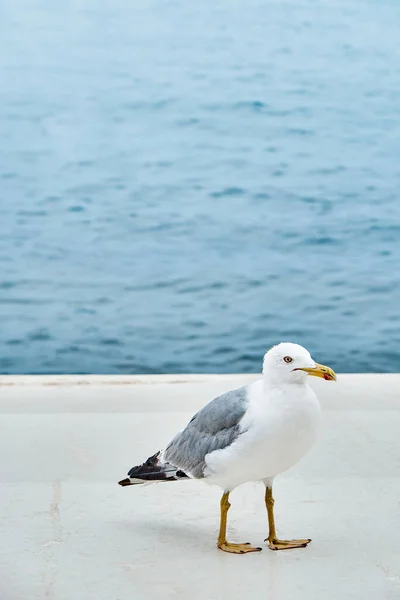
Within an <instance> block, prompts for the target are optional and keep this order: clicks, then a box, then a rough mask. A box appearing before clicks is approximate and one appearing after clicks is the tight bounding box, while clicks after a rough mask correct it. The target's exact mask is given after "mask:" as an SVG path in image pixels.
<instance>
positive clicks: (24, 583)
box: [0, 375, 400, 600]
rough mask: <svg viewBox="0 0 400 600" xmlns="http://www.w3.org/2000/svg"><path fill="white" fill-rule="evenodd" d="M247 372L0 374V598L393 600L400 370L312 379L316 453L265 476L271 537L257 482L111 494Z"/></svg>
mask: <svg viewBox="0 0 400 600" xmlns="http://www.w3.org/2000/svg"><path fill="white" fill-rule="evenodd" d="M252 378H253V377H244V376H243V377H242V376H221V377H216V376H211V377H203V376H193V377H185V376H169V377H142V378H141V377H138V378H135V377H131V378H129V377H128V378H127V377H124V378H118V377H106V376H104V377H91V378H86V377H74V378H68V377H44V378H29V377H23V378H18V377H0V413H1V414H0V452H1V464H0V518H1V548H0V599H1V600H47V599H50V600H125V599H129V600H136V599H138V600H141V599H152V600H165V599H169V598H171V599H176V600H181V599H182V600H190V599H204V600H219V599H221V600H234V599H235V598H239V597H242V598H252V599H255V600H258V599H260V600H261V599H264V598H265V599H270V600H276V599H278V600H283V599H285V600H288V599H291V598H296V599H298V600H303V599H305V598H307V600H314V599H315V600H317V599H318V600H319V599H323V600H331V599H332V600H333V599H335V600H336V599H347V598H354V599H357V600H369V599H371V600H372V599H374V600H399V599H400V376H397V375H373V376H372V375H362V376H360V375H344V376H341V377H339V382H338V383H337V384H333V383H328V382H324V381H315V385H316V386H317V388H318V391H319V394H320V397H321V403H322V405H323V408H324V415H325V427H324V429H325V430H324V434H323V435H322V437H321V439H320V441H319V443H318V444H317V446H316V447H315V449H314V450H313V451H312V452H311V453H310V455H309V456H308V457H306V459H304V461H303V462H302V463H300V465H298V466H297V467H295V468H294V469H293V470H292V471H290V472H288V473H287V474H285V475H284V476H282V477H281V478H280V479H278V480H277V482H276V489H275V496H276V518H277V524H278V529H279V532H280V533H281V534H282V536H285V537H286V536H289V537H296V536H297V537H308V536H309V537H311V538H312V539H313V542H312V544H311V545H310V546H309V547H308V548H306V549H300V550H291V551H286V552H271V551H269V550H268V549H267V548H266V547H265V545H264V544H263V539H264V537H265V536H266V533H267V519H266V514H265V510H264V505H263V488H262V487H261V486H259V485H252V484H250V485H247V486H243V487H242V488H240V489H238V490H237V491H236V492H234V493H233V494H232V498H231V501H232V508H231V511H230V514H229V517H230V527H229V530H230V538H231V540H232V541H251V542H252V543H254V544H256V545H263V547H264V548H265V549H264V551H263V552H260V553H258V554H248V555H243V556H238V555H228V554H224V553H222V552H220V551H218V550H217V549H216V547H215V540H216V533H217V526H218V507H219V490H218V489H216V488H210V487H208V486H206V485H204V484H201V483H199V482H194V481H189V482H180V483H171V484H157V485H152V486H148V487H131V488H120V487H118V486H117V484H116V482H117V480H118V479H119V478H121V477H122V476H123V475H125V473H126V471H127V470H128V469H129V468H130V467H131V466H132V465H133V464H134V463H136V462H139V461H141V460H143V459H145V458H147V456H149V455H150V454H151V453H153V452H154V451H156V450H157V449H158V448H160V447H161V446H162V445H163V444H164V443H166V442H167V441H168V440H169V439H170V437H171V436H172V435H173V434H174V433H175V431H176V430H177V429H178V428H180V427H181V426H183V425H184V424H185V423H186V421H187V419H188V418H189V417H190V416H191V415H192V414H193V412H194V411H195V410H196V409H198V408H199V407H200V406H201V405H203V404H204V403H205V402H206V401H208V400H209V399H211V398H212V397H213V396H215V395H216V394H218V393H220V392H222V391H224V390H227V389H230V388H231V387H235V386H238V385H240V384H241V383H242V382H245V381H248V380H250V379H252Z"/></svg>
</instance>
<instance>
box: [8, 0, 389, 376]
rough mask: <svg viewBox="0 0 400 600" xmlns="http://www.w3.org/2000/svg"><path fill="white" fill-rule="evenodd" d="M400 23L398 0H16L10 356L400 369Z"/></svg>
mask: <svg viewBox="0 0 400 600" xmlns="http://www.w3.org/2000/svg"><path fill="white" fill-rule="evenodd" d="M399 40H400V4H399V3H398V2H396V1H395V0H392V1H390V0H381V1H379V2H378V1H372V0H345V1H344V0H319V1H315V0H297V1H296V2H294V1H292V2H289V1H287V0H275V1H272V0H270V1H265V2H262V1H261V0H246V2H244V0H242V1H241V2H239V1H237V0H217V1H214V0H213V1H211V0H205V1H203V2H186V1H184V0H171V1H167V0H164V1H162V0H157V1H156V0H146V1H145V2H138V1H132V0H102V2H98V1H97V0H96V1H95V0H82V1H81V2H72V1H67V2H65V1H64V2H61V0H53V1H52V2H48V1H45V0H5V2H3V3H2V6H1V8H0V99H1V104H0V107H1V110H0V152H1V157H0V219H1V220H0V223H1V235H0V371H1V372H3V373H47V372H48V373H74V372H77V373H90V372H92V373H152V372H163V373H167V372H236V371H258V370H259V369H260V365H261V357H262V355H263V353H264V352H265V350H266V349H267V348H268V347H269V346H270V345H271V344H273V343H275V342H277V341H280V340H290V341H296V342H299V343H301V344H304V345H305V346H307V348H309V349H310V351H311V352H312V353H313V355H314V357H315V358H316V359H317V360H318V361H320V362H325V363H327V364H330V365H331V366H332V367H334V368H335V369H337V370H338V371H352V372H354V371H377V372H385V371H398V370H399V368H400V311H399V306H400V200H399V196H400V46H399Z"/></svg>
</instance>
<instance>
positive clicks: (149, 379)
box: [0, 373, 400, 387]
mask: <svg viewBox="0 0 400 600" xmlns="http://www.w3.org/2000/svg"><path fill="white" fill-rule="evenodd" d="M258 377H260V374H259V373H233V374H211V375H210V374H201V373H199V374H171V375H0V387H10V386H29V387H32V386H34V387H41V386H86V385H92V386H122V385H166V384H172V385H176V384H184V383H191V384H192V383H211V382H213V381H215V382H217V381H218V382H224V381H227V382H228V381H229V382H232V381H233V382H234V381H238V382H243V379H246V380H249V381H251V380H254V379H256V378H258ZM338 377H340V379H342V378H345V379H347V378H354V377H356V378H360V379H374V380H376V379H378V378H379V379H385V381H386V382H388V381H389V380H392V382H393V381H397V382H399V381H400V374H398V373H345V374H339V375H338Z"/></svg>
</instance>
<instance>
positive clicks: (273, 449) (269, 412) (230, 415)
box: [119, 342, 336, 554]
mask: <svg viewBox="0 0 400 600" xmlns="http://www.w3.org/2000/svg"><path fill="white" fill-rule="evenodd" d="M308 375H314V376H316V377H322V378H324V379H327V380H336V375H335V373H334V371H332V369H330V368H329V367H325V366H323V365H320V364H318V363H316V362H315V361H314V360H313V359H312V358H311V356H310V353H309V352H308V351H307V350H306V349H305V348H303V347H302V346H299V345H298V344H292V343H286V342H285V343H281V344H278V345H277V346H274V347H273V348H271V349H270V350H269V351H268V352H267V353H266V354H265V356H264V363H263V376H262V378H261V379H259V380H257V381H255V382H254V383H251V384H250V385H247V386H245V387H242V388H239V389H237V390H232V391H230V392H226V393H225V394H222V396H219V397H218V398H215V399H214V400H212V401H211V402H209V404H207V405H206V406H205V407H204V408H202V409H201V410H200V411H199V412H198V413H197V414H196V415H195V416H194V417H193V418H192V419H191V421H190V422H189V423H188V425H187V426H186V427H185V429H184V430H183V431H181V432H180V433H178V434H177V435H176V436H175V437H174V439H173V440H172V441H171V442H170V443H169V444H168V446H167V447H166V448H165V449H164V450H162V451H159V452H157V453H156V454H154V455H153V456H151V457H150V458H148V459H147V461H146V462H145V463H143V464H142V465H138V466H136V467H133V468H132V469H131V470H130V471H129V473H128V477H127V478H126V479H123V480H122V481H120V482H119V484H120V485H122V486H128V485H137V484H143V483H149V482H152V481H177V480H180V479H183V478H192V479H200V480H202V481H205V482H206V483H210V484H214V485H218V486H220V487H221V488H222V490H223V494H222V498H221V517H220V530H219V535H218V541H217V545H218V548H220V549H221V550H224V551H225V552H232V553H235V554H244V553H246V552H256V551H258V550H261V548H256V547H254V546H251V545H250V544H249V543H246V544H233V543H231V542H228V541H227V540H226V524H227V514H228V510H229V507H230V503H229V494H230V492H231V491H232V490H233V489H234V488H236V487H237V486H239V485H241V484H243V483H246V482H248V481H262V482H264V484H265V487H266V491H265V504H266V508H267V513H268V522H269V535H268V538H267V539H266V540H265V541H266V542H268V543H269V547H270V549H271V550H286V549H290V548H304V547H305V546H307V545H308V544H309V542H310V541H311V540H310V539H300V540H279V539H278V538H277V536H276V530H275V522H274V499H273V496H272V483H273V480H274V478H275V477H276V475H279V473H282V472H283V471H286V470H287V469H289V468H290V467H292V466H293V465H294V464H296V463H297V462H298V461H299V460H300V459H301V458H302V457H303V456H304V455H305V454H306V453H307V452H308V450H309V449H310V447H311V446H312V444H313V443H314V441H315V439H316V437H317V433H318V429H319V424H320V405H319V402H318V399H317V397H316V395H315V393H314V392H313V390H312V389H311V387H310V386H309V385H308V381H307V379H308Z"/></svg>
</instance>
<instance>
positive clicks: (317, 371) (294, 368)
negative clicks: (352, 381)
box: [263, 342, 336, 384]
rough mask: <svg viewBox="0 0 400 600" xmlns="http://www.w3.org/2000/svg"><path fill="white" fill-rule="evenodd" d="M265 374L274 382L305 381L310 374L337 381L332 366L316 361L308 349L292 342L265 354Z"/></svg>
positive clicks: (280, 345)
mask: <svg viewBox="0 0 400 600" xmlns="http://www.w3.org/2000/svg"><path fill="white" fill-rule="evenodd" d="M263 374H264V376H265V377H266V378H267V379H268V381H270V382H271V383H274V384H279V383H304V382H305V381H306V379H307V376H308V375H313V376H314V377H322V378H323V379H327V380H328V381H336V374H335V372H334V371H333V370H332V369H331V368H330V367H325V366H324V365H320V364H318V363H316V362H315V361H314V360H313V359H312V358H311V355H310V353H309V352H308V350H306V349H305V348H303V346H299V344H292V343H290V342H283V343H281V344H278V345H277V346H274V347H273V348H271V349H270V350H268V352H267V353H266V355H265V356H264V363H263Z"/></svg>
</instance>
